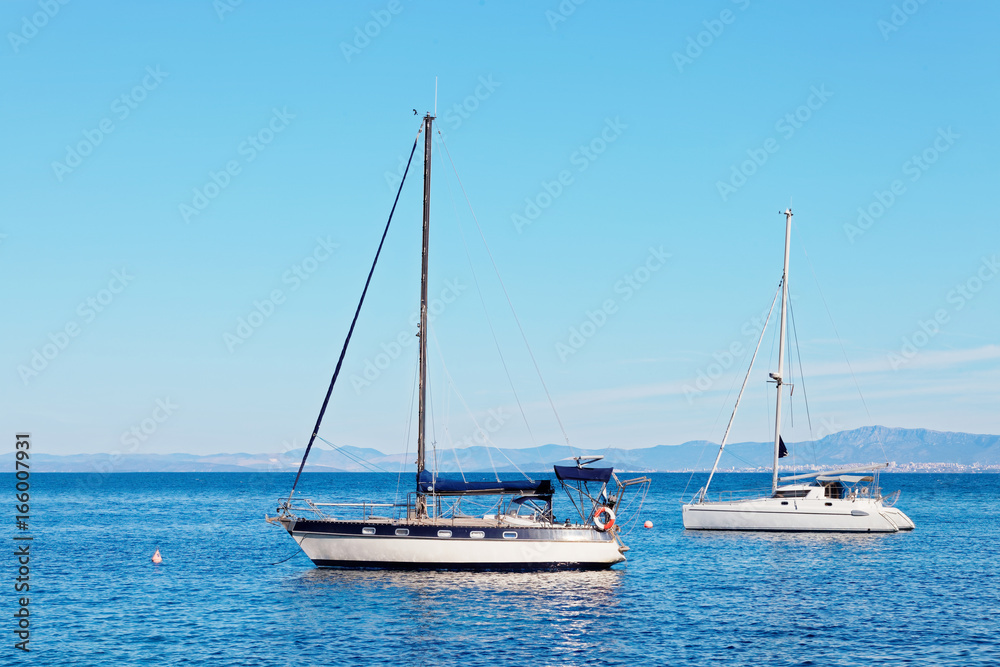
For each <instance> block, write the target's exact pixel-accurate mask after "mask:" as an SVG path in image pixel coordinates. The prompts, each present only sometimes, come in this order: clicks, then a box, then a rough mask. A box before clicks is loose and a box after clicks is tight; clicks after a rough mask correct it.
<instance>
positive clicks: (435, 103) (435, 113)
mask: <svg viewBox="0 0 1000 667" xmlns="http://www.w3.org/2000/svg"><path fill="white" fill-rule="evenodd" d="M437 115H438V78H437V77H434V117H435V118H436V117H437Z"/></svg>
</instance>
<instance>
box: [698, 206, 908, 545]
mask: <svg viewBox="0 0 1000 667" xmlns="http://www.w3.org/2000/svg"><path fill="white" fill-rule="evenodd" d="M784 215H785V266H784V271H783V273H782V277H781V287H780V289H781V323H780V329H779V334H778V370H777V372H774V373H769V374H768V375H769V377H770V378H771V381H772V382H774V384H775V386H776V387H777V400H776V407H775V415H774V459H773V468H772V476H771V492H770V493H769V494H752V495H750V496H748V497H742V498H735V497H732V496H727V497H726V498H724V499H722V498H720V499H718V500H710V499H709V496H708V490H709V486H710V485H711V483H712V478H713V477H714V476H715V473H716V471H717V470H718V467H719V460H720V459H721V458H722V452H723V450H724V449H725V446H726V440H727V439H728V438H729V432H730V430H731V429H732V426H733V420H734V419H735V417H736V410H737V409H738V408H739V403H740V399H742V397H743V390H744V389H746V385H747V380H748V379H749V377H750V372H751V371H752V370H753V362H754V360H756V358H757V352H758V350H760V343H761V341H762V340H763V339H764V332H763V331H761V334H760V339H759V340H758V341H757V347H756V348H755V349H754V353H753V357H752V358H751V360H750V369H749V370H748V371H747V375H746V377H745V378H744V380H743V386H742V387H741V388H740V392H739V395H738V396H737V398H736V406H735V407H734V408H733V413H732V416H731V417H730V419H729V425H728V426H727V427H726V432H725V434H724V435H723V437H722V442H721V443H720V445H719V452H718V454H717V455H716V457H715V463H714V465H713V466H712V472H711V473H710V474H709V476H708V480H707V482H706V483H705V486H704V487H702V488H701V489H699V490H698V492H697V493H696V494H695V495H694V497H693V498H692V499H691V500H690V501H689V502H687V503H684V504H683V506H682V514H683V520H684V527H685V528H686V529H688V530H766V531H796V532H798V531H802V532H805V531H817V532H851V533H854V532H861V533H895V532H898V531H902V530H912V529H913V528H914V527H915V526H914V523H913V521H912V520H910V518H909V517H908V516H906V514H904V513H903V512H902V511H901V510H900V509H899V508H897V507H895V502H896V501H897V500H898V498H899V491H895V492H893V493H891V494H888V495H886V496H883V495H882V493H881V489H880V488H879V485H878V476H879V471H880V470H883V469H885V468H886V467H888V466H889V464H888V463H887V462H886V463H873V464H869V465H865V466H858V467H848V468H840V469H836V470H817V471H813V472H809V473H804V474H798V475H790V476H786V477H781V478H779V477H778V471H779V459H780V458H782V457H784V456H785V455H786V454H787V448H786V447H785V442H784V440H783V439H782V437H781V399H782V393H783V391H782V387H783V386H785V385H786V384H787V383H786V382H785V373H784V360H785V338H786V329H785V315H786V311H787V308H788V256H789V245H790V240H791V234H792V210H791V208H789V209H786V210H785V212H784ZM771 308H772V309H773V308H774V302H773V301H772V303H771ZM768 319H770V314H769V315H768Z"/></svg>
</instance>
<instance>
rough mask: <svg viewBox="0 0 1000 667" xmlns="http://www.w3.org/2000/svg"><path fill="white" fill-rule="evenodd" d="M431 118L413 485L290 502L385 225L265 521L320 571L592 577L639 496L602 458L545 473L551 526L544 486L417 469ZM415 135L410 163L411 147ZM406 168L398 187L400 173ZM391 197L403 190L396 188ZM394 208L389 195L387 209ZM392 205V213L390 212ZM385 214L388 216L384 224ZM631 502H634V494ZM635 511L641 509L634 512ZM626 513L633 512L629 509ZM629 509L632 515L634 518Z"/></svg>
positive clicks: (610, 558) (422, 435) (618, 554)
mask: <svg viewBox="0 0 1000 667" xmlns="http://www.w3.org/2000/svg"><path fill="white" fill-rule="evenodd" d="M434 120H435V117H434V116H432V115H431V114H430V113H428V114H426V115H425V116H424V118H423V123H422V127H421V130H420V132H422V133H423V134H424V199H423V244H422V264H421V280H420V324H419V329H418V331H417V336H418V337H419V360H418V370H419V385H418V387H419V388H418V397H419V402H418V412H417V415H418V426H417V459H416V479H415V480H414V481H415V486H414V487H413V491H411V492H409V493H408V494H407V496H406V500H405V502H399V503H396V502H394V503H371V502H363V503H335V502H333V503H321V502H313V501H312V500H309V499H305V500H302V501H298V500H296V499H295V498H294V494H295V488H296V486H297V484H298V482H299V479H300V477H301V475H302V470H303V468H304V467H305V463H306V458H307V457H308V456H309V451H310V450H311V448H312V446H313V443H314V441H315V439H316V438H317V434H318V432H319V429H320V424H321V422H322V420H323V415H324V413H325V411H326V407H327V405H328V403H329V401H330V396H331V393H332V391H333V387H334V384H335V383H336V380H337V377H338V375H339V372H340V368H341V365H342V363H343V360H344V355H345V353H346V351H347V345H348V343H349V342H350V337H351V334H352V333H353V331H354V325H355V324H356V323H357V319H358V314H359V313H360V310H361V305H362V304H363V303H364V295H365V294H366V293H367V290H368V285H369V284H370V281H371V276H372V273H373V272H374V270H375V264H376V263H377V262H378V257H379V253H380V252H381V249H382V243H384V242H385V237H386V233H387V232H388V229H389V223H387V224H386V228H385V232H383V234H382V242H381V243H380V244H379V251H378V252H377V253H376V255H375V262H373V264H372V268H371V271H370V272H369V274H368V282H366V283H365V288H364V291H363V292H362V296H361V302H360V303H359V304H358V308H357V310H356V311H355V315H354V321H353V322H352V324H351V328H350V330H349V331H348V335H347V340H346V341H345V343H344V348H343V350H342V351H341V355H340V359H339V361H338V362H337V367H336V370H335V371H334V375H333V380H332V381H331V383H330V387H329V389H328V390H327V394H326V399H325V400H324V402H323V407H322V408H321V410H320V415H319V418H318V419H317V421H316V426H315V427H314V429H313V433H312V436H311V437H310V439H309V443H308V445H307V446H306V451H305V454H304V456H303V457H302V463H301V464H300V465H299V470H298V474H296V476H295V481H294V483H293V484H292V490H291V492H290V493H289V495H288V498H286V499H284V500H283V501H282V502H281V504H280V506H279V507H278V509H277V516H274V517H269V516H265V519H266V520H267V521H268V522H269V523H276V524H278V525H280V526H281V527H283V528H284V529H285V530H286V531H288V534H289V535H291V537H292V538H293V539H294V540H295V542H297V543H298V545H299V546H300V547H301V548H302V551H304V552H305V554H306V555H307V556H308V557H309V558H310V559H311V560H312V562H313V563H314V564H315V565H317V566H320V567H343V568H395V569H463V570H465V569H467V570H486V569H489V570H493V569H504V570H523V569H602V568H608V567H611V566H612V565H614V564H616V563H620V562H622V561H624V560H625V552H626V551H628V547H627V546H626V545H625V543H624V542H623V540H622V525H623V523H627V521H623V520H622V519H625V518H626V517H621V518H619V517H616V515H615V512H616V510H618V511H619V512H621V508H623V507H624V506H623V505H622V498H623V497H624V495H625V492H626V491H627V490H628V489H630V488H632V487H637V491H641V492H642V497H644V495H645V490H647V489H648V487H649V483H650V480H649V479H648V478H646V477H641V478H636V479H627V480H621V479H619V478H618V476H617V475H616V474H615V471H614V469H613V468H612V467H604V466H601V467H595V466H594V465H593V464H594V463H597V462H598V461H599V460H601V459H602V458H603V457H600V456H595V457H589V458H586V457H574V458H573V459H572V461H573V462H574V463H573V464H572V465H555V466H553V471H554V473H555V477H556V479H557V480H558V482H559V484H560V486H561V487H562V489H563V490H564V491H565V492H566V493H567V495H568V497H569V501H570V504H571V506H572V508H573V509H572V512H571V515H567V516H565V517H563V518H557V517H556V515H555V513H554V511H553V506H552V498H553V494H554V492H555V488H554V485H553V483H552V480H550V479H531V478H528V477H526V479H524V480H513V481H511V480H500V479H499V476H497V478H496V480H495V481H485V482H484V481H466V480H465V479H464V478H463V479H461V480H458V479H446V478H444V477H442V476H440V475H438V474H437V473H436V472H434V471H432V470H429V469H428V468H427V460H426V459H427V457H426V445H425V443H426V412H427V411H426V407H427V335H426V334H427V331H428V329H427V274H428V270H427V269H428V238H429V228H430V192H431V191H430V181H431V179H430V177H431V143H432V141H431V133H432V126H433V121H434ZM420 132H418V135H417V139H416V140H415V141H414V144H413V149H412V150H411V151H410V162H412V160H413V154H414V152H415V151H416V148H417V143H418V142H419V139H420ZM410 162H408V163H407V167H406V170H405V171H404V174H403V181H405V179H406V174H407V173H408V172H409V166H410ZM399 187H400V191H401V190H402V187H403V183H402V182H401V183H400V185H399ZM398 201H399V192H397V194H396V202H397V203H398ZM395 208H396V203H394V204H393V208H392V210H393V211H395ZM391 220H392V213H390V215H389V222H391ZM634 497H635V498H639V497H640V496H639V494H638V493H636V494H635V496H634ZM484 498H486V499H487V501H486V502H487V505H488V507H489V510H488V511H487V512H486V513H483V512H482V511H481V510H480V511H478V512H472V511H470V510H469V506H473V505H476V503H477V501H482V499H484ZM639 506H640V507H641V503H640V505H639ZM628 507H629V508H632V507H635V504H634V503H632V502H630V503H629V504H628ZM637 513H638V508H636V509H634V510H633V516H634V515H637Z"/></svg>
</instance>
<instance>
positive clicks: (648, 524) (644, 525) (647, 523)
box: [642, 521, 653, 528]
mask: <svg viewBox="0 0 1000 667" xmlns="http://www.w3.org/2000/svg"><path fill="white" fill-rule="evenodd" d="M642 527H643V528H652V527H653V522H652V521H647V522H646V523H644V524H642Z"/></svg>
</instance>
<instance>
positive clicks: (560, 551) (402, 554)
mask: <svg viewBox="0 0 1000 667" xmlns="http://www.w3.org/2000/svg"><path fill="white" fill-rule="evenodd" d="M401 525H402V524H401ZM494 525H495V524H494ZM286 529H287V526H286ZM289 532H290V534H291V535H292V538H293V539H294V540H295V541H296V542H298V544H299V546H301V547H302V550H303V551H304V552H305V554H306V555H307V556H308V557H309V558H310V560H312V561H313V562H314V563H315V564H317V565H320V566H327V567H376V568H379V567H384V568H460V569H464V568H469V569H477V568H481V569H498V568H506V569H521V568H524V569H527V568H561V567H566V568H606V567H610V566H611V565H614V564H615V563H620V562H622V561H624V560H625V557H624V556H623V555H622V553H621V551H620V550H619V545H618V542H617V541H615V540H614V539H600V540H593V539H578V538H577V537H575V536H574V535H571V533H572V534H578V533H581V532H585V531H579V530H575V531H566V535H565V537H566V538H567V539H559V538H558V537H556V538H555V539H544V538H543V539H530V537H529V535H530V533H531V532H532V531H531V530H525V529H520V530H519V529H517V528H516V527H510V528H509V529H508V530H507V532H508V533H517V534H518V538H513V539H502V538H501V539H470V538H468V537H457V536H456V537H419V536H406V537H400V536H395V535H385V536H383V535H339V534H331V533H327V532H312V531H308V530H305V531H304V530H297V529H296V528H295V527H292V528H291V530H289ZM543 532H544V533H546V534H547V535H552V534H553V533H558V532H559V529H558V528H556V529H548V530H544V531H543ZM586 532H589V531H586ZM609 537H610V536H609Z"/></svg>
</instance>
